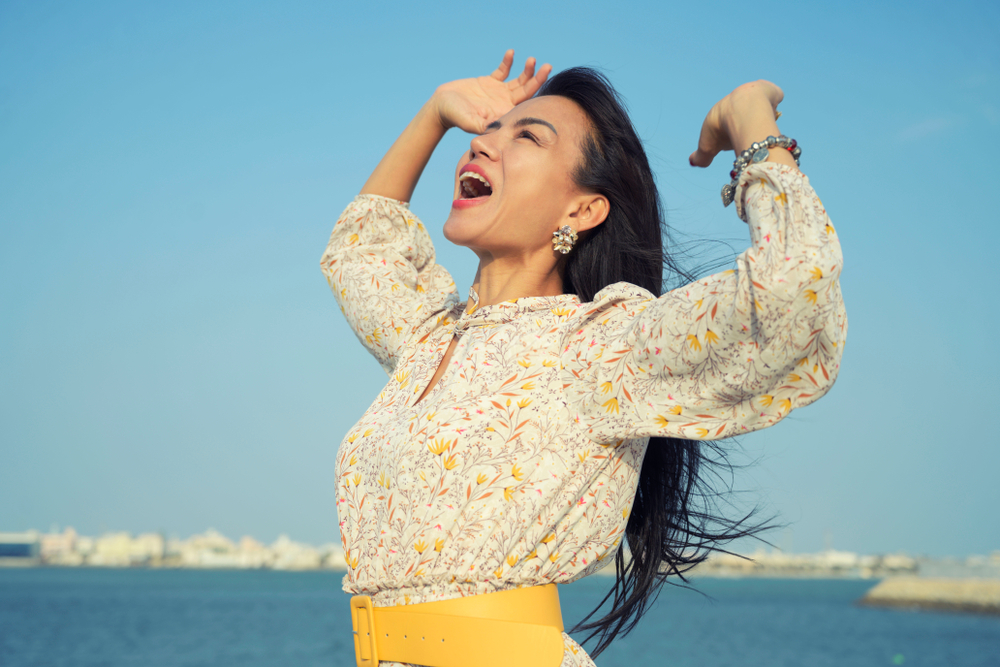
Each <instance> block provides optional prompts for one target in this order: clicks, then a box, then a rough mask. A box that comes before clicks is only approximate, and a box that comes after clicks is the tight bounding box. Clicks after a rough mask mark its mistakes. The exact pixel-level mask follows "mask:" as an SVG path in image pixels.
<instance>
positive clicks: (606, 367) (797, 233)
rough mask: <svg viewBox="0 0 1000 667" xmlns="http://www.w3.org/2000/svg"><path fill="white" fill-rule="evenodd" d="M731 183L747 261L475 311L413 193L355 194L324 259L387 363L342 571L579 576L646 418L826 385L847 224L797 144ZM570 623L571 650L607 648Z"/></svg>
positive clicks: (345, 511) (614, 540)
mask: <svg viewBox="0 0 1000 667" xmlns="http://www.w3.org/2000/svg"><path fill="white" fill-rule="evenodd" d="M736 202H737V212H738V214H739V216H740V218H742V219H743V220H745V221H747V222H748V224H749V228H750V238H751V246H750V248H749V249H747V250H746V251H745V252H743V253H742V254H741V255H740V256H739V257H738V259H737V260H736V265H735V267H734V268H733V269H731V270H728V271H723V272H722V273H718V274H716V275H713V276H710V277H708V278H705V279H703V280H699V281H697V282H695V283H691V284H689V285H687V286H685V287H682V288H679V289H676V290H673V291H671V292H668V293H667V294H664V295H663V296H661V297H659V298H656V297H655V296H654V295H653V294H650V293H649V292H647V291H645V290H643V289H641V288H638V287H636V286H634V285H631V284H628V283H616V284H613V285H609V286H607V287H606V288H604V289H602V290H601V291H600V292H598V293H597V294H596V295H595V297H594V300H593V301H591V302H588V303H581V302H580V300H579V299H578V298H577V297H576V296H575V295H572V294H563V295H561V296H548V297H530V298H521V299H516V300H513V301H509V302H505V303H499V304H496V305H489V306H483V307H475V308H473V309H472V310H471V311H467V310H466V302H465V301H464V300H461V299H459V296H458V294H457V293H456V290H455V284H454V282H453V281H452V279H451V276H450V275H449V274H448V272H447V271H446V270H445V269H443V268H442V267H440V266H438V265H437V264H436V263H435V262H434V248H433V246H432V244H431V240H430V237H429V235H428V233H427V231H426V229H425V228H424V226H423V224H422V223H421V222H420V221H419V220H418V219H417V218H416V217H415V216H414V215H413V214H412V213H411V212H410V211H409V210H408V208H407V205H406V204H405V203H403V202H399V201H395V200H391V199H387V198H384V197H378V196H372V195H362V196H359V197H357V198H356V199H355V200H354V201H353V202H352V203H351V204H350V205H349V206H348V207H347V209H346V210H345V211H344V213H343V214H342V215H341V216H340V219H339V220H338V221H337V224H336V226H335V228H334V230H333V234H332V236H331V237H330V243H329V245H328V246H327V249H326V252H325V253H324V254H323V257H322V260H321V263H322V270H323V272H324V274H325V275H326V277H327V280H328V281H329V283H330V287H331V289H332V290H333V293H334V295H335V297H336V298H337V301H338V302H339V303H340V308H341V311H342V312H343V313H344V315H345V316H346V317H347V320H348V322H349V323H350V325H351V327H352V328H353V330H354V331H355V333H356V334H357V336H358V338H359V339H360V341H361V343H362V344H363V345H364V346H365V347H366V348H367V349H368V350H369V351H370V352H371V353H372V354H373V355H375V357H376V358H377V359H378V361H379V363H380V364H381V365H382V367H383V368H384V369H385V371H386V373H388V375H389V382H388V384H387V385H386V387H385V389H383V390H382V392H381V393H380V394H379V395H378V398H376V399H375V402H374V403H373V404H372V406H371V407H370V408H369V409H368V411H367V412H365V414H364V415H363V416H362V417H361V419H360V420H358V422H357V424H356V425H355V426H354V428H352V429H351V430H350V432H349V433H348V434H347V437H346V438H345V439H344V441H343V442H342V443H341V445H340V449H339V452H338V456H337V462H336V480H337V512H338V517H339V524H340V533H341V537H342V539H343V545H344V550H345V553H346V554H347V561H348V566H349V569H348V572H347V574H346V575H345V576H344V580H343V586H344V590H345V591H347V592H349V593H351V594H354V595H370V596H372V598H373V601H374V604H375V605H376V606H383V605H398V604H415V603H419V602H427V601H433V600H443V599H448V598H452V597H457V596H464V595H475V594H482V593H489V592H492V591H500V590H505V589H509V588H516V587H521V586H532V585H537V584H543V583H550V582H556V583H568V582H571V581H574V580H576V579H579V578H581V577H584V576H586V575H588V574H590V573H592V572H594V571H595V570H597V569H599V568H601V567H603V566H604V565H606V564H608V562H609V561H610V560H612V559H613V557H614V555H615V552H616V551H617V550H618V549H619V547H620V546H621V540H622V534H623V532H624V530H625V525H626V522H627V520H628V516H629V510H630V509H631V507H632V501H633V496H634V494H635V489H636V485H637V483H638V478H639V471H640V468H641V465H642V459H643V454H644V452H645V449H646V446H647V444H648V441H649V437H650V436H673V437H680V438H688V439H696V440H711V439H715V438H725V437H728V436H733V435H737V434H740V433H746V432H748V431H754V430H757V429H761V428H764V427H767V426H770V425H772V424H775V423H777V422H778V421H780V420H781V419H783V418H784V417H786V416H787V415H788V414H789V413H790V412H791V411H792V410H794V409H796V408H799V407H802V406H804V405H808V404H809V403H812V402H813V401H815V400H816V399H818V398H819V397H820V396H822V395H823V394H824V393H826V392H827V391H828V390H829V389H830V387H831V385H832V384H833V382H834V380H835V379H836V377H837V372H838V370H839V368H840V358H841V354H842V352H843V348H844V338H845V334H846V329H847V320H846V315H845V312H844V304H843V301H842V299H841V294H840V287H839V284H838V276H839V275H840V269H841V262H842V258H841V251H840V244H839V242H838V239H837V233H836V232H835V230H834V228H833V225H832V224H831V223H830V220H829V218H828V217H827V214H826V211H825V210H824V208H823V204H822V203H821V202H820V200H819V198H818V197H817V196H816V194H815V192H814V191H813V189H812V187H811V186H810V184H809V180H808V178H806V177H805V176H804V175H803V174H801V173H800V172H799V171H798V170H797V169H795V168H793V167H790V166H785V165H779V164H777V163H773V162H764V163H760V164H755V165H751V166H750V167H749V168H748V169H747V170H746V171H745V173H744V174H743V176H742V178H741V180H740V183H739V188H738V191H737V199H736ZM471 298H472V300H473V302H475V303H476V305H477V306H478V300H477V297H476V295H475V293H474V292H473V293H472V295H471ZM453 337H454V338H457V345H456V347H455V350H454V353H453V355H452V357H451V361H450V363H449V367H448V368H447V369H446V370H445V372H444V375H443V376H442V377H441V379H440V381H439V382H438V383H437V384H436V385H435V386H434V387H433V388H432V389H431V390H430V392H429V393H428V394H427V395H426V396H425V397H424V398H423V400H420V401H419V402H418V399H419V398H420V396H421V394H422V393H423V392H424V389H425V388H426V387H427V385H428V382H429V380H430V379H431V377H432V376H433V375H434V372H435V371H436V370H437V368H438V366H439V365H440V363H441V360H442V358H443V356H444V353H445V350H446V349H447V348H448V346H449V343H450V342H451V340H452V338H453ZM564 639H565V655H564V659H563V662H562V665H563V666H564V667H571V666H572V667H583V666H587V665H593V664H594V663H593V662H592V661H591V660H590V658H589V656H587V654H586V652H585V651H584V650H583V649H582V648H580V646H579V645H578V644H577V643H576V642H574V641H573V640H572V639H570V638H569V636H568V635H565V634H564ZM383 664H392V663H383Z"/></svg>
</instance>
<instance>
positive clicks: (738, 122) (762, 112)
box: [726, 92, 781, 155]
mask: <svg viewBox="0 0 1000 667" xmlns="http://www.w3.org/2000/svg"><path fill="white" fill-rule="evenodd" d="M726 129H727V131H728V134H729V140H730V142H731V143H732V146H733V151H734V152H735V153H736V155H739V154H740V153H742V152H743V151H745V150H746V149H747V148H749V147H750V145H751V144H752V143H753V142H755V141H761V140H763V139H764V138H766V137H768V136H775V137H776V136H778V135H780V134H781V131H780V130H779V129H778V124H777V123H776V122H775V119H774V107H773V106H771V101H770V100H769V99H768V98H767V96H765V95H762V94H759V93H757V94H755V93H753V92H745V93H743V94H741V95H739V96H736V97H735V99H732V100H730V104H729V110H728V113H727V114H726Z"/></svg>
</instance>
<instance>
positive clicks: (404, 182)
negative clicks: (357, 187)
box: [360, 98, 445, 202]
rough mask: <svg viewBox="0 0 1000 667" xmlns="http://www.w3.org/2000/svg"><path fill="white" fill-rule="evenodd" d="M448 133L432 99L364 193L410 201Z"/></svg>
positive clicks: (376, 172) (395, 145)
mask: <svg viewBox="0 0 1000 667" xmlns="http://www.w3.org/2000/svg"><path fill="white" fill-rule="evenodd" d="M444 133H445V128H444V126H443V125H442V124H441V118H440V115H439V113H438V111H437V107H436V101H435V99H434V98H431V99H430V100H428V101H427V103H426V104H424V106H423V107H421V109H420V111H418V112H417V115H416V116H414V118H413V120H412V121H410V124H409V125H407V126H406V129H405V130H403V133H402V134H401V135H399V138H398V139H396V141H395V143H393V144H392V147H391V148H390V149H389V152H387V153H386V154H385V157H383V158H382V160H381V161H380V162H379V163H378V166H377V167H375V171H373V172H372V175H371V176H369V177H368V181H367V182H365V185H364V187H362V188H361V193H360V194H363V195H380V196H382V197H389V198H390V199H398V200H399V201H406V202H408V201H410V197H411V196H412V195H413V190H414V188H416V187H417V181H419V180H420V174H422V173H423V171H424V167H426V166H427V161H428V160H430V158H431V154H432V153H433V152H434V149H435V148H436V147H437V145H438V143H439V142H440V141H441V138H442V137H443V136H444Z"/></svg>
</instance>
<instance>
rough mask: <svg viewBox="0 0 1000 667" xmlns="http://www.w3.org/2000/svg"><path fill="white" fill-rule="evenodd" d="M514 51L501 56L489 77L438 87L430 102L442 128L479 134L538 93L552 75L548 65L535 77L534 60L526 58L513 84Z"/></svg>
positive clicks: (461, 80) (459, 81)
mask: <svg viewBox="0 0 1000 667" xmlns="http://www.w3.org/2000/svg"><path fill="white" fill-rule="evenodd" d="M513 64H514V50H513V49H510V50H508V51H507V53H505V54H504V56H503V60H502V61H501V62H500V66H499V67H497V68H496V70H495V71H494V72H493V73H492V74H490V75H489V76H479V77H475V78H472V79H459V80H457V81H451V82H449V83H446V84H443V85H441V86H439V87H438V89H437V90H436V91H435V92H434V97H433V98H432V101H433V102H434V105H435V109H436V111H437V114H438V117H439V118H440V122H441V126H442V127H443V128H444V129H446V130H447V129H449V128H452V127H457V128H459V129H462V130H465V131H466V132H470V133H472V134H482V133H483V132H484V131H485V129H486V126H487V125H489V124H490V123H492V122H493V121H495V120H496V119H498V118H500V117H501V116H503V115H504V114H505V113H507V112H508V111H510V110H511V109H513V108H514V107H515V106H516V105H518V104H520V103H521V102H523V101H525V100H527V99H530V98H531V96H532V95H534V94H535V93H537V92H538V89H539V88H541V87H542V84H543V83H545V80H546V79H547V78H548V77H549V73H550V72H551V71H552V66H551V65H549V64H547V63H546V64H545V65H542V67H541V68H540V69H539V70H538V73H537V74H536V73H535V59H534V58H528V60H527V61H525V63H524V71H523V72H521V75H520V76H519V77H517V78H516V79H514V80H512V81H507V77H508V76H510V68H511V65H513Z"/></svg>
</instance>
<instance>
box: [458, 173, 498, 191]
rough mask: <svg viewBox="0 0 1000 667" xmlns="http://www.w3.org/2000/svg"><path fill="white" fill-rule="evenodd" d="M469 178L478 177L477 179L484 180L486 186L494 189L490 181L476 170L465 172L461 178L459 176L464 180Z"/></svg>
mask: <svg viewBox="0 0 1000 667" xmlns="http://www.w3.org/2000/svg"><path fill="white" fill-rule="evenodd" d="M467 178H475V179H477V180H479V181H482V182H483V183H485V184H486V186H487V187H489V188H490V189H491V190H492V189H493V186H492V185H490V182H489V181H487V180H486V179H485V178H483V177H482V176H480V175H479V174H477V173H476V172H474V171H466V172H463V173H462V176H461V178H459V180H461V181H464V180H465V179H467Z"/></svg>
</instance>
